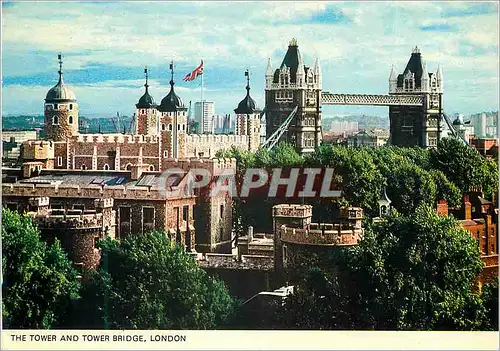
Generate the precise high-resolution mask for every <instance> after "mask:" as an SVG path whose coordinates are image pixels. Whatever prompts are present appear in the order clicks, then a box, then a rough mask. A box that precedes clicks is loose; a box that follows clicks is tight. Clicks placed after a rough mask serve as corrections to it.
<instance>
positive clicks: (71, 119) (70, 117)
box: [68, 116, 73, 124]
mask: <svg viewBox="0 0 500 351" xmlns="http://www.w3.org/2000/svg"><path fill="white" fill-rule="evenodd" d="M68 123H69V124H73V116H69V118H68Z"/></svg>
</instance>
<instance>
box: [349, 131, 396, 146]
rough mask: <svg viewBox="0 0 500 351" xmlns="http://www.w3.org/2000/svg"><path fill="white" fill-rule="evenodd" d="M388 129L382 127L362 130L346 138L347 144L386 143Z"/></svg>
mask: <svg viewBox="0 0 500 351" xmlns="http://www.w3.org/2000/svg"><path fill="white" fill-rule="evenodd" d="M388 140H389V131H387V130H383V129H372V130H364V131H361V132H359V133H357V134H354V135H351V136H349V137H348V138H347V145H348V146H353V147H356V146H368V147H380V146H384V145H385V144H387V141H388Z"/></svg>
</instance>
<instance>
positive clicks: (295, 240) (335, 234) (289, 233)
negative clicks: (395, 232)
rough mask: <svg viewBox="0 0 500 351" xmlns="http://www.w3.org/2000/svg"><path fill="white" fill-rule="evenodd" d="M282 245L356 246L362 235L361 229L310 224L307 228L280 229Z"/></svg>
mask: <svg viewBox="0 0 500 351" xmlns="http://www.w3.org/2000/svg"><path fill="white" fill-rule="evenodd" d="M280 235H281V241H282V242H283V243H292V244H302V245H318V246H344V245H356V244H357V243H358V241H359V240H360V239H361V237H362V235H363V230H362V229H357V228H353V227H352V226H350V225H343V224H325V223H311V224H310V225H309V226H308V228H306V229H302V228H287V227H285V226H283V227H281V228H280Z"/></svg>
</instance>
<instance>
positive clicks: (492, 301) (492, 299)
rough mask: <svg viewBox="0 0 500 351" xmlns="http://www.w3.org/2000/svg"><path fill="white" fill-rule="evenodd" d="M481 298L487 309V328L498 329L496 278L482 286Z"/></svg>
mask: <svg viewBox="0 0 500 351" xmlns="http://www.w3.org/2000/svg"><path fill="white" fill-rule="evenodd" d="M481 298H482V300H483V304H484V306H485V308H486V310H487V316H488V329H489V330H498V279H495V281H493V282H492V283H488V284H485V285H484V286H483V291H482V294H481Z"/></svg>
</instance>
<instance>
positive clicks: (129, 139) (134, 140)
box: [75, 133, 160, 144]
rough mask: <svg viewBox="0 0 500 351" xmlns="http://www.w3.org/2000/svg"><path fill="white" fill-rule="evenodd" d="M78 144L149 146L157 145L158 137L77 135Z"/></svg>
mask: <svg viewBox="0 0 500 351" xmlns="http://www.w3.org/2000/svg"><path fill="white" fill-rule="evenodd" d="M75 140H76V142H79V143H90V144H92V143H108V144H151V143H158V142H159V140H160V139H159V136H158V135H139V134H134V135H132V134H118V133H116V134H78V135H77V136H75Z"/></svg>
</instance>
